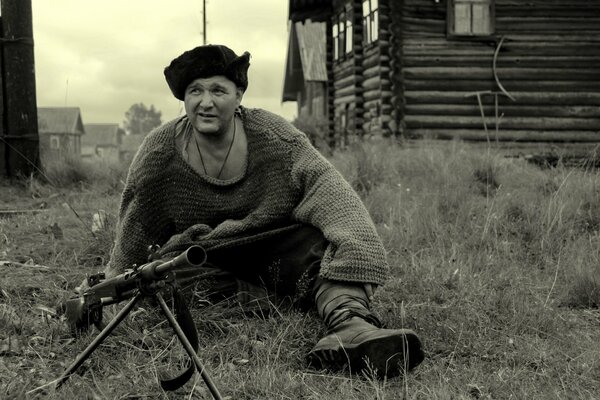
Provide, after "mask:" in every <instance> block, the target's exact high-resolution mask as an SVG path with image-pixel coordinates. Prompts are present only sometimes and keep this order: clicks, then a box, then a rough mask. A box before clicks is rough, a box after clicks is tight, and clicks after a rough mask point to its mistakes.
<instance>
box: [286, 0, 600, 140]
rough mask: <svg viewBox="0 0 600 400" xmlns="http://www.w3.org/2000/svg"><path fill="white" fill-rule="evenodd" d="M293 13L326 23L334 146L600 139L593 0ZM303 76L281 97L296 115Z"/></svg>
mask: <svg viewBox="0 0 600 400" xmlns="http://www.w3.org/2000/svg"><path fill="white" fill-rule="evenodd" d="M289 23H290V26H294V27H295V29H296V31H297V30H298V27H300V26H302V25H305V26H308V25H310V24H315V23H319V24H322V25H324V26H325V31H326V34H324V35H323V36H324V37H322V39H321V40H322V46H323V47H324V49H325V50H324V54H325V55H324V57H323V58H322V59H314V60H313V62H319V63H321V64H322V65H321V66H322V67H324V68H325V71H326V75H327V81H326V82H325V81H324V82H323V85H324V88H323V91H322V95H323V97H324V99H325V104H326V105H325V110H324V112H325V115H326V118H327V121H328V125H327V128H328V129H327V135H328V136H329V139H330V144H331V145H337V146H344V145H345V144H346V143H349V142H352V141H353V140H356V139H357V138H360V137H365V136H366V137H371V136H382V135H383V136H388V135H403V136H405V137H416V138H462V139H467V140H468V139H472V140H490V139H492V140H506V141H565V142H595V141H600V0H289ZM290 39H293V38H290ZM294 40H296V39H294ZM290 43H293V40H290ZM292 53H293V52H291V51H290V50H289V49H288V64H290V62H291V61H292V60H290V58H291V54H292ZM290 65H291V64H290ZM298 67H299V68H309V67H310V68H315V67H313V66H305V65H303V64H302V63H300V64H298ZM297 76H298V74H297V75H296V79H297ZM291 78H292V74H291V73H290V69H288V68H286V75H285V81H286V85H288V86H287V87H289V82H288V80H289V79H291ZM307 83H308V82H307V81H306V80H305V81H302V79H300V80H297V82H296V83H295V88H296V90H295V92H292V91H289V90H288V91H287V93H286V92H285V90H284V96H283V100H284V101H288V100H296V101H297V102H298V108H299V109H300V108H302V107H304V114H303V115H306V113H307V110H308V108H306V104H308V103H310V102H312V99H311V98H310V96H311V93H313V91H310V90H308V91H307V90H305V89H303V88H306V87H307ZM300 93H303V96H304V97H302V96H301V95H299V94H300ZM298 115H301V114H300V113H298ZM309 116H310V113H309Z"/></svg>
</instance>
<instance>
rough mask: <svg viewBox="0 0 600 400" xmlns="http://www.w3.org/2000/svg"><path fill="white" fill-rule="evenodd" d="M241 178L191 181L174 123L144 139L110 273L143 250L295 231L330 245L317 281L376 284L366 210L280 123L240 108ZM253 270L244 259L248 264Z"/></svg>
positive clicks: (380, 265) (375, 245)
mask: <svg viewBox="0 0 600 400" xmlns="http://www.w3.org/2000/svg"><path fill="white" fill-rule="evenodd" d="M241 118H242V123H243V126H244V130H245V132H246V135H247V141H248V159H247V163H246V170H245V173H244V174H242V175H241V176H239V177H237V178H234V179H231V180H226V181H223V180H217V179H214V178H212V177H209V176H203V175H200V174H198V173H197V172H196V171H194V169H193V168H192V167H191V166H190V165H189V164H187V162H186V161H185V160H184V159H183V157H182V155H181V153H180V152H179V151H177V149H176V147H175V134H176V129H175V127H176V125H177V123H178V122H184V123H189V122H188V121H187V117H185V116H184V117H180V118H178V119H175V120H173V121H171V122H168V123H166V124H164V125H163V126H161V127H159V128H157V129H155V130H154V131H153V132H151V133H150V134H149V135H148V136H147V137H146V138H145V140H144V142H143V143H142V145H141V147H140V149H139V150H138V152H137V154H136V156H135V157H134V160H133V162H132V164H131V166H130V169H129V173H128V176H127V181H126V184H125V189H124V191H123V193H122V198H121V205H120V210H119V222H118V227H117V235H116V241H115V245H114V247H113V250H112V255H111V260H110V262H109V265H108V266H107V270H106V272H107V275H108V276H111V275H114V274H117V273H119V272H120V271H122V270H123V269H125V268H128V267H131V265H133V264H138V265H140V264H143V263H145V262H146V261H147V257H148V254H147V249H148V246H149V245H152V244H159V245H161V249H160V255H161V256H166V255H174V254H176V253H177V252H181V251H183V250H185V249H186V248H187V247H189V246H191V245H194V244H197V245H200V246H202V247H204V248H205V249H206V250H207V251H208V250H211V249H217V248H227V247H233V246H235V245H238V244H240V243H246V242H249V241H252V240H256V239H257V238H260V237H264V235H276V234H278V233H280V232H282V231H285V230H286V229H290V227H294V226H297V224H309V225H312V226H314V227H316V228H318V229H320V230H321V232H323V235H324V236H325V238H326V239H327V240H328V241H329V245H328V248H327V250H326V252H325V255H324V257H323V260H322V262H321V270H320V275H321V276H322V277H323V278H327V279H332V280H340V281H349V282H365V283H375V284H382V283H383V282H384V280H385V279H386V277H387V273H388V265H387V261H386V254H385V250H384V248H383V244H382V242H381V240H380V238H379V236H378V234H377V232H376V230H375V227H374V224H373V222H372V220H371V218H370V216H369V214H368V211H367V210H366V208H365V207H364V205H363V204H362V202H361V200H360V198H359V197H358V195H357V194H356V192H354V190H353V189H352V188H351V186H350V185H349V184H348V183H347V182H346V181H345V180H344V178H343V177H342V176H341V174H339V172H338V171H337V170H336V169H335V168H334V167H333V166H332V165H331V164H330V163H329V162H328V161H327V160H326V159H325V158H324V157H323V156H322V155H321V154H320V153H319V152H318V151H317V150H316V149H315V148H314V147H313V146H312V145H311V144H310V142H309V140H308V138H307V137H306V135H305V134H304V133H302V132H300V131H299V130H297V129H296V128H294V127H293V126H292V125H291V124H290V123H288V122H287V121H285V120H284V119H283V118H281V117H278V116H276V115H275V114H272V113H269V112H267V111H264V110H260V109H245V108H244V109H242V115H241ZM248 268H251V261H250V262H249V264H248Z"/></svg>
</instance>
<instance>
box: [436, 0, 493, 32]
mask: <svg viewBox="0 0 600 400" xmlns="http://www.w3.org/2000/svg"><path fill="white" fill-rule="evenodd" d="M457 3H458V4H464V5H470V8H469V9H468V10H467V11H468V12H469V13H470V14H469V18H470V22H471V24H470V29H469V30H466V31H460V32H457V31H456V26H455V23H456V20H455V18H456V6H457ZM486 4H487V5H488V7H489V11H488V19H489V20H488V21H487V22H488V23H487V25H488V30H487V31H485V32H484V31H482V32H477V31H476V30H475V29H474V26H473V23H474V22H475V21H476V20H475V19H474V17H473V11H474V7H473V6H474V5H486ZM447 5H448V7H447V13H446V15H447V18H446V29H447V36H448V37H450V38H487V37H490V36H493V35H494V34H495V33H496V1H495V0H448V3H447Z"/></svg>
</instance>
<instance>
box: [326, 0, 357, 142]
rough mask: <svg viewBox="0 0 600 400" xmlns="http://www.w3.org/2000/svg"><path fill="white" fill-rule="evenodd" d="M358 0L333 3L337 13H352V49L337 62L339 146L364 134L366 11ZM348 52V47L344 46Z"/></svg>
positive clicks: (335, 107)
mask: <svg viewBox="0 0 600 400" xmlns="http://www.w3.org/2000/svg"><path fill="white" fill-rule="evenodd" d="M361 10H362V9H361V4H360V3H359V2H356V1H343V0H336V1H334V2H333V15H334V16H337V15H339V14H340V13H341V12H342V11H345V12H346V13H349V14H350V15H352V29H353V30H352V38H353V46H352V52H350V53H348V54H344V55H343V56H342V58H341V59H340V60H335V61H333V74H332V77H333V80H332V82H333V97H334V100H333V113H331V114H330V115H331V116H333V127H334V130H333V132H334V139H333V140H332V142H335V143H336V145H337V146H341V147H343V146H345V145H346V144H348V143H351V142H352V141H353V140H355V138H356V137H360V136H363V134H364V131H363V120H364V119H363V118H364V110H363V103H364V100H363V88H362V82H363V80H364V77H363V66H362V61H363V46H362V34H363V29H362V11H361ZM341 52H342V53H344V52H345V50H344V49H341Z"/></svg>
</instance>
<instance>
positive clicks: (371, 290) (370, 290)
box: [365, 283, 377, 301]
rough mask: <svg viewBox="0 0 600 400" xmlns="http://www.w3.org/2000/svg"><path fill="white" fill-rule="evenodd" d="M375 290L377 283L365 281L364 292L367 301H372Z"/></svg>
mask: <svg viewBox="0 0 600 400" xmlns="http://www.w3.org/2000/svg"><path fill="white" fill-rule="evenodd" d="M375 290H377V285H375V284H373V283H365V292H366V293H367V298H368V299H369V301H373V295H374V294H375Z"/></svg>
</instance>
